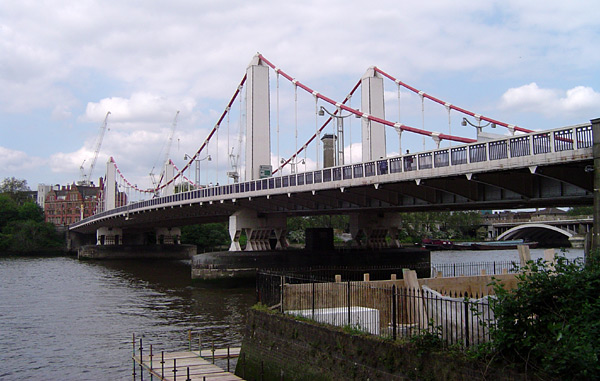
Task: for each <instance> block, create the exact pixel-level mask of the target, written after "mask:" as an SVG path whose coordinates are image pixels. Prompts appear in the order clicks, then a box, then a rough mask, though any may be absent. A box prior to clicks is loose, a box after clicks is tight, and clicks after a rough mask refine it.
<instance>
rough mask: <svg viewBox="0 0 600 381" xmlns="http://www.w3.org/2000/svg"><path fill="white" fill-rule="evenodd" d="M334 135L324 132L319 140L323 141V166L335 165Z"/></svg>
mask: <svg viewBox="0 0 600 381" xmlns="http://www.w3.org/2000/svg"><path fill="white" fill-rule="evenodd" d="M335 139H336V137H335V135H333V134H325V135H323V138H321V141H322V142H323V168H330V167H334V166H335V164H336V163H335Z"/></svg>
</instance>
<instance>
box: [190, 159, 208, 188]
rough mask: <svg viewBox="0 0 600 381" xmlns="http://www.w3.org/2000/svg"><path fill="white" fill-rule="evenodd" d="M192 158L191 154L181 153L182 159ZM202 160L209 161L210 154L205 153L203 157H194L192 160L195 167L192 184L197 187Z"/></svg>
mask: <svg viewBox="0 0 600 381" xmlns="http://www.w3.org/2000/svg"><path fill="white" fill-rule="evenodd" d="M190 159H192V156H190V155H188V154H187V153H186V154H184V155H183V160H190ZM203 160H208V161H211V160H212V159H211V157H210V155H206V156H205V157H203V158H202V159H196V160H194V162H195V164H196V168H195V170H194V184H195V186H196V187H197V186H198V185H199V181H200V162H201V161H203Z"/></svg>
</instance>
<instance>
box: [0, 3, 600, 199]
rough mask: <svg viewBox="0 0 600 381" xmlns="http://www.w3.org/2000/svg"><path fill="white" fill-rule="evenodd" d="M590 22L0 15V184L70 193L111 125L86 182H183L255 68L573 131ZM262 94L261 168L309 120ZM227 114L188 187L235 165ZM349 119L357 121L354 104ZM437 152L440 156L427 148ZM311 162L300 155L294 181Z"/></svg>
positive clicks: (384, 8)
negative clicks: (365, 79) (109, 167)
mask: <svg viewBox="0 0 600 381" xmlns="http://www.w3.org/2000/svg"><path fill="white" fill-rule="evenodd" d="M598 14H600V3H599V2H597V1H592V0H590V1H577V0H574V1H547V0H545V1H537V0H531V1H526V2H524V1H512V0H504V1H476V2H474V1H463V0H457V1H451V2H450V1H401V2H399V1H397V0H396V1H370V2H368V3H367V2H361V1H354V0H344V1H337V0H332V1H327V2H321V1H302V2H284V1H277V2H276V1H261V0H257V1H252V2H249V1H224V0H220V1H203V0H195V1H178V0H170V1H168V2H167V1H149V0H146V1H140V0H137V1H113V0H105V1H94V0H81V1H62V0H54V1H51V0H47V1H46V0H38V1H32V0H19V1H15V0H5V1H2V2H0V179H3V178H6V177H13V176H14V177H16V178H19V179H25V180H27V183H28V185H29V186H30V187H31V188H32V189H35V188H37V185H38V184H39V183H44V184H70V183H73V182H76V181H78V180H80V179H81V176H82V172H81V169H80V167H83V169H84V173H89V170H90V164H91V162H92V161H93V157H94V153H95V148H96V145H97V141H98V137H99V135H100V132H101V129H102V126H103V121H104V119H105V116H106V114H107V112H108V111H110V113H111V114H110V116H109V117H108V119H107V126H106V130H105V135H104V139H103V141H102V145H101V148H100V151H99V155H98V159H97V162H96V165H95V168H94V171H93V173H92V175H91V179H98V178H99V177H101V176H103V175H104V173H105V169H106V163H107V160H108V159H109V157H113V158H114V160H115V161H116V163H117V165H118V166H119V168H120V170H121V171H122V172H123V174H124V175H125V176H126V177H127V179H128V181H130V182H131V183H132V184H137V185H138V186H139V187H140V188H148V187H151V186H152V179H151V176H150V173H153V174H155V175H156V174H159V173H160V172H161V168H162V165H163V163H164V160H165V158H166V157H170V158H172V159H173V161H174V162H175V164H176V165H177V166H178V167H179V168H183V167H184V165H185V163H186V161H185V160H184V156H185V155H186V154H187V155H193V154H194V153H196V151H197V149H198V148H199V147H200V145H201V144H202V142H203V141H204V139H205V138H206V136H207V134H208V132H209V131H210V129H211V128H212V127H213V126H214V125H215V123H216V122H217V120H218V118H219V116H220V115H221V113H222V112H223V110H224V109H225V107H226V105H227V103H228V102H229V99H230V98H231V96H232V95H233V93H234V91H235V90H236V88H237V86H238V84H239V82H240V80H241V79H242V77H243V75H244V73H245V71H246V68H247V66H248V64H249V63H250V61H251V60H252V58H253V56H254V55H255V54H256V53H257V52H260V53H261V54H263V55H264V56H265V57H266V58H267V59H269V60H270V61H272V62H273V63H274V64H275V65H277V66H278V67H279V68H281V69H282V70H283V71H285V72H286V73H288V74H290V75H291V76H292V77H294V78H296V79H298V80H299V81H301V82H303V83H304V84H306V85H308V86H310V87H311V88H313V89H315V90H316V91H319V92H320V93H322V94H324V95H326V96H328V97H331V98H333V99H336V100H338V101H341V100H343V98H344V97H345V96H346V95H347V94H348V92H349V91H350V89H351V88H352V87H353V86H354V84H355V83H356V82H357V81H358V80H359V79H360V78H361V77H362V76H363V74H364V73H365V72H366V70H367V69H368V68H369V67H371V66H377V67H379V68H381V69H382V70H384V71H386V72H387V73H389V74H391V75H393V76H394V77H396V78H398V79H400V80H401V81H403V82H405V83H407V84H410V85H411V86H413V87H416V88H418V89H420V90H423V91H424V92H426V93H428V94H431V95H433V96H435V97H438V98H440V99H443V100H444V101H445V102H449V103H452V104H453V105H456V106H459V107H462V108H465V109H467V110H470V111H473V112H475V113H478V114H481V115H485V116H488V117H491V118H494V119H497V120H500V121H503V122H506V123H510V124H514V125H518V126H521V127H524V128H528V129H532V130H544V129H549V128H558V127H562V126H567V125H574V124H581V123H589V120H590V119H594V118H598V117H600V70H598V69H599V68H600V49H598V46H600V22H599V21H598V18H597V15H598ZM270 80H271V85H270V86H271V95H270V102H271V142H270V148H271V157H272V164H273V165H275V164H276V163H277V162H279V161H280V160H281V158H289V157H290V155H291V154H292V152H293V151H294V150H295V148H296V145H297V144H298V145H299V146H302V145H303V144H304V142H305V141H306V140H308V138H309V137H310V135H311V134H312V133H314V131H315V129H316V127H317V125H319V124H320V123H321V122H322V121H323V120H324V118H323V117H318V116H317V115H316V113H315V102H314V100H313V98H312V96H311V95H309V94H300V93H299V94H298V101H295V100H294V90H293V85H291V84H290V83H288V82H287V81H286V80H285V79H283V78H282V77H279V78H278V76H277V75H276V74H275V73H274V72H271V74H270ZM278 89H279V90H278ZM398 93H400V96H398ZM240 99H241V100H240V101H239V102H238V101H236V103H234V106H233V107H232V108H231V112H230V114H229V117H228V118H226V122H224V123H223V124H222V125H221V127H220V129H219V141H218V142H215V141H211V144H210V145H209V148H208V152H202V153H201V154H200V155H199V157H200V158H206V157H207V155H209V154H210V155H211V160H210V161H208V160H207V159H205V160H203V161H201V162H200V182H201V183H208V182H209V181H210V182H220V183H225V182H227V181H230V180H228V179H227V178H226V176H225V175H224V174H225V172H226V171H231V170H232V168H231V161H230V157H229V156H230V155H229V154H230V153H233V156H232V157H233V158H234V159H235V157H236V155H239V154H241V153H243V149H241V150H240V148H239V147H240V144H239V142H240V141H242V142H243V140H244V136H243V134H241V135H240V133H239V129H240V125H241V124H242V123H243V118H244V112H243V104H244V103H243V102H245V99H244V97H240ZM385 99H386V104H385V107H386V119H388V120H391V121H401V122H402V123H405V124H408V125H411V126H414V127H417V128H424V129H426V130H430V131H438V132H442V133H450V134H453V135H458V136H464V137H472V138H474V137H475V129H474V128H472V127H470V126H467V127H463V126H461V124H460V122H461V120H462V115H459V114H457V113H454V112H453V113H451V115H450V118H449V116H448V114H447V111H446V110H445V108H444V107H443V106H436V105H435V104H432V103H431V102H425V103H424V104H422V103H421V100H420V98H419V97H418V95H414V94H412V95H411V94H410V93H409V92H408V91H406V90H404V89H401V90H400V92H398V89H397V86H396V85H395V84H394V83H393V82H391V81H386V82H385ZM240 102H242V103H241V104H240ZM320 105H325V104H323V103H319V104H317V106H320ZM325 106H326V105H325ZM326 107H329V106H326ZM352 107H355V108H360V94H358V95H357V96H355V97H354V98H353V103H352ZM329 109H330V110H333V107H329ZM240 110H242V111H240ZM296 110H297V111H296ZM177 111H179V114H178V115H177V119H175V115H176V113H177ZM351 119H352V118H348V119H346V126H345V129H346V131H345V139H344V143H345V144H344V145H345V146H346V150H345V155H346V162H356V161H359V160H360V149H359V144H360V143H359V141H360V124H359V123H360V122H359V121H358V120H354V121H352V120H351ZM473 122H475V121H473ZM277 130H279V131H280V132H279V133H277ZM228 131H229V132H228ZM328 131H329V130H328ZM486 131H489V132H494V133H499V134H506V133H507V132H506V131H500V129H499V128H498V129H497V130H489V127H488V128H487V129H486ZM296 132H297V134H298V143H296V139H295V136H296ZM170 137H171V138H170ZM386 140H387V144H388V147H387V152H388V155H394V154H397V153H398V152H399V150H400V149H402V150H403V151H404V150H405V149H410V150H411V152H416V151H420V150H423V149H433V148H435V144H434V142H433V141H432V140H431V139H429V138H427V139H424V138H423V137H421V136H418V135H416V136H415V135H414V134H412V135H411V134H406V133H403V135H402V143H401V147H400V145H399V143H398V136H397V134H396V132H395V131H393V130H391V131H386ZM169 142H171V143H170V147H169ZM449 144H456V143H450V142H442V146H444V145H449ZM242 146H243V143H242ZM351 147H352V149H351ZM168 148H169V149H168ZM316 149H317V148H316V147H315V148H314V147H309V148H308V150H307V151H308V152H307V156H306V161H305V163H306V166H307V168H311V167H312V166H314V165H315V161H316V157H315V156H316V152H317V151H316ZM167 151H168V155H167ZM242 156H243V155H242ZM238 166H243V163H242V162H238ZM187 176H188V177H189V178H191V179H192V180H195V174H194V173H189V172H187ZM96 183H97V181H96Z"/></svg>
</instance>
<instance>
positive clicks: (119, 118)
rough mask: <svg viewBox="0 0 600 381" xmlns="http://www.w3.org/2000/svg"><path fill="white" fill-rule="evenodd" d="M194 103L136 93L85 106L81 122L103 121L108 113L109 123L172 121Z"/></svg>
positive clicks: (186, 99)
mask: <svg viewBox="0 0 600 381" xmlns="http://www.w3.org/2000/svg"><path fill="white" fill-rule="evenodd" d="M195 105H196V102H195V101H194V100H193V99H192V98H189V97H182V98H179V99H174V98H167V97H163V96H159V95H156V94H152V93H148V92H136V93H133V94H132V95H131V97H130V98H121V97H111V98H104V99H101V100H100V101H99V102H89V103H88V104H87V107H86V110H85V115H84V116H83V118H82V120H83V121H98V120H103V119H104V117H105V115H106V113H107V112H108V111H110V112H111V115H110V117H109V118H110V121H111V122H121V123H123V122H131V121H135V122H138V123H140V122H151V123H156V122H158V121H161V120H165V119H168V118H169V117H170V118H171V119H173V118H174V117H175V114H176V112H177V111H180V112H183V113H189V112H191V111H192V110H193V109H194V106H195Z"/></svg>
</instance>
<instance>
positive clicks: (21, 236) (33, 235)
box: [0, 220, 63, 253]
mask: <svg viewBox="0 0 600 381" xmlns="http://www.w3.org/2000/svg"><path fill="white" fill-rule="evenodd" d="M62 245H63V242H62V237H60V235H58V234H57V232H56V229H55V227H54V225H52V224H50V223H46V222H39V221H34V220H17V221H12V222H10V223H9V224H7V225H6V226H5V227H4V229H2V236H1V239H0V249H3V250H6V251H9V252H13V253H33V252H45V251H49V250H57V249H60V248H61V247H62Z"/></svg>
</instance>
